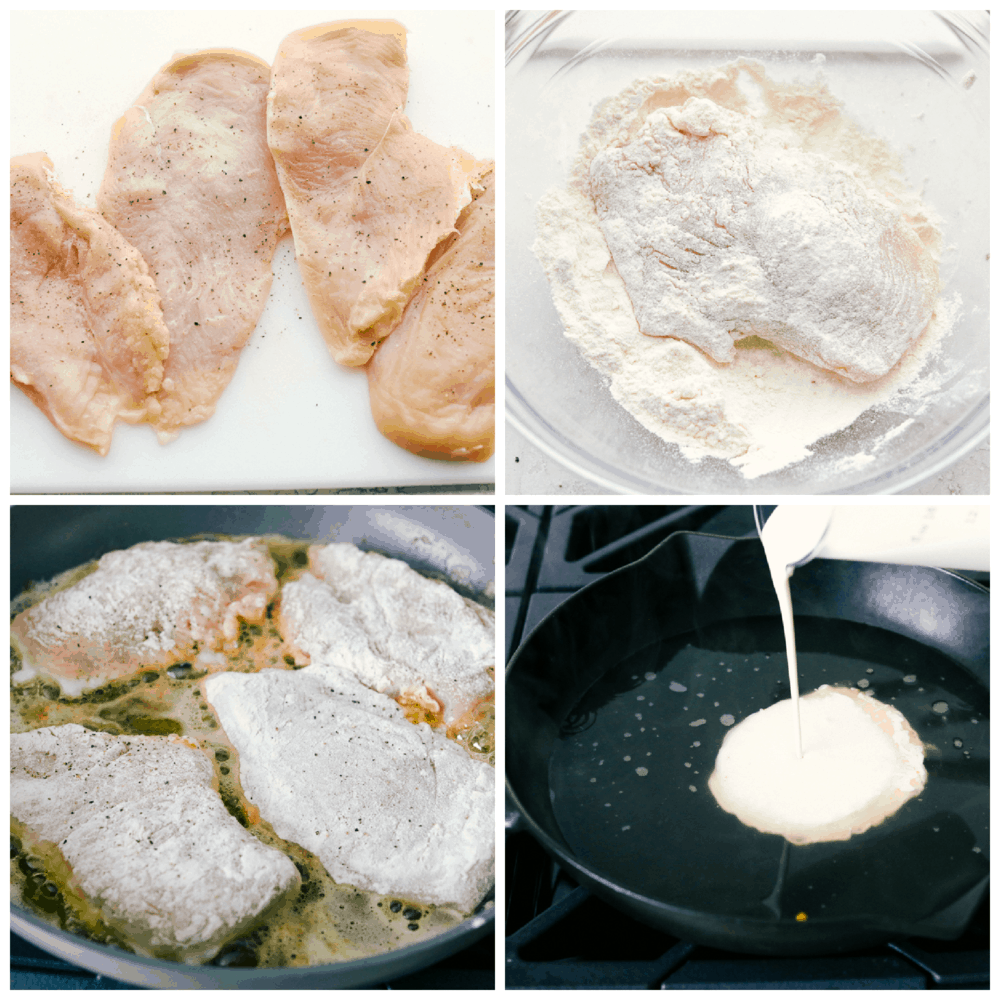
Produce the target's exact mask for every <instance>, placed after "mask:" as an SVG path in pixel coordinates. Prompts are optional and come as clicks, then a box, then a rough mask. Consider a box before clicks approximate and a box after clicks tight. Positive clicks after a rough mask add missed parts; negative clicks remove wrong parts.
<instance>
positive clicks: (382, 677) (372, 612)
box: [281, 543, 495, 725]
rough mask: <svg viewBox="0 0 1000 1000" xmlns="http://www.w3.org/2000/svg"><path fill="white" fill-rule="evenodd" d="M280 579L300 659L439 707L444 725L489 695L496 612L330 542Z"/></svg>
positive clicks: (398, 566) (290, 637)
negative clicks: (296, 572)
mask: <svg viewBox="0 0 1000 1000" xmlns="http://www.w3.org/2000/svg"><path fill="white" fill-rule="evenodd" d="M309 570H310V572H309V573H306V574H303V575H302V576H301V577H299V579H298V580H294V581H292V582H290V583H288V584H286V585H285V587H284V589H283V591H282V600H281V624H282V631H283V634H284V636H285V638H286V640H287V641H288V642H289V644H290V646H291V647H292V650H293V653H294V655H295V656H296V657H297V659H298V662H300V663H306V662H308V663H313V664H317V665H320V666H324V667H333V668H336V669H337V670H338V671H340V672H341V673H344V674H347V675H349V676H353V677H355V678H356V679H357V680H358V681H360V682H361V683H362V684H364V685H365V686H366V687H369V688H371V689H372V690H374V691H379V692H382V693H383V694H387V695H390V696H391V697H394V698H395V697H398V698H400V699H402V700H404V701H408V702H411V703H414V704H417V705H420V706H422V707H423V708H426V709H427V710H428V711H430V712H433V713H438V712H441V713H442V715H443V718H444V721H445V722H446V723H448V724H449V725H451V724H453V723H454V722H456V721H457V720H458V719H459V718H460V717H461V716H463V715H465V714H466V713H468V712H470V711H471V710H473V709H474V708H475V706H476V704H477V703H478V702H479V701H481V700H482V699H484V698H487V697H489V696H490V695H491V694H492V692H493V679H492V678H491V677H490V675H489V670H490V669H491V668H492V667H493V666H494V658H495V657H494V648H493V616H492V614H491V612H489V611H488V610H487V609H486V608H484V607H482V606H481V605H479V604H476V603H475V602H474V601H469V600H466V599H465V598H463V597H461V596H460V595H459V594H457V593H456V592H455V591H454V590H452V589H451V587H449V586H448V585H447V584H445V583H442V582H440V581H438V580H429V579H427V578H426V577H424V576H421V575H420V574H419V573H417V572H416V571H415V570H413V569H411V568H410V567H409V566H407V565H406V563H404V562H401V561H400V560H398V559H387V558H386V557H385V556H382V555H379V554H378V553H377V552H362V551H361V550H360V549H358V548H356V547H355V546H354V545H345V544H338V543H334V544H332V545H313V546H311V547H310V549H309Z"/></svg>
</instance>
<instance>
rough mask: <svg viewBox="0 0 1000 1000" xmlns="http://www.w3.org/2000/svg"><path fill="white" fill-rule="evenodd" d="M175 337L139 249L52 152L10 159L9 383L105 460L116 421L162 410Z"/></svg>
mask: <svg viewBox="0 0 1000 1000" xmlns="http://www.w3.org/2000/svg"><path fill="white" fill-rule="evenodd" d="M168 341H169V334H168V332H167V327H166V325H165V324H164V321H163V313H162V311H161V309H160V296H159V293H158V292H157V289H156V285H155V284H154V283H153V280H152V278H151V277H150V275H149V269H148V267H147V266H146V262H145V261H144V260H143V258H142V256H141V254H140V253H139V251H138V250H137V249H136V248H135V247H134V246H133V245H132V244H131V243H129V242H128V241H127V240H126V239H125V238H124V237H123V236H122V235H121V233H119V232H118V231H116V230H115V229H114V227H113V226H111V225H109V224H108V223H107V222H105V221H104V219H102V218H101V216H100V215H98V213H97V212H95V211H93V210H92V209H88V208H81V207H80V206H78V205H77V204H76V203H75V202H74V200H73V196H72V195H71V194H70V192H69V191H66V190H65V189H64V188H62V187H61V186H60V185H59V184H58V183H57V182H56V179H55V175H54V173H53V167H52V161H51V160H50V159H49V158H48V157H47V156H46V155H45V154H44V153H32V154H30V155H28V156H17V157H14V158H13V159H12V160H11V161H10V377H11V381H12V382H13V383H14V384H15V385H17V386H19V387H20V388H21V389H22V390H23V391H24V393H25V394H26V395H27V396H28V397H29V398H30V399H31V400H32V402H33V403H35V405H36V406H38V408H39V409H40V410H42V412H43V413H44V414H45V415H46V416H47V417H48V418H49V420H51V421H52V423H53V424H55V426H56V427H58V428H59V430H60V431H62V433H63V434H65V435H66V437H68V438H70V439H71V440H73V441H79V442H80V443H81V444H85V445H88V446H89V447H91V448H93V449H94V450H95V451H97V452H98V453H99V454H101V455H106V454H107V453H108V449H109V448H110V446H111V436H112V434H113V432H114V424H115V420H116V419H118V418H119V417H121V418H122V419H123V420H128V421H130V422H135V421H139V420H143V419H145V417H146V416H147V413H154V414H155V413H156V412H157V411H158V409H159V404H158V403H157V402H156V400H155V399H153V398H152V397H151V395H150V394H151V393H155V392H156V391H157V390H158V389H159V388H160V383H161V381H162V379H163V362H164V360H165V359H166V357H167V350H168Z"/></svg>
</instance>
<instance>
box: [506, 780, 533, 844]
mask: <svg viewBox="0 0 1000 1000" xmlns="http://www.w3.org/2000/svg"><path fill="white" fill-rule="evenodd" d="M503 800H504V832H505V834H511V833H520V832H521V831H522V830H526V829H527V825H526V824H525V822H524V817H523V816H522V815H521V810H520V808H519V807H518V806H517V805H516V804H515V802H514V799H513V797H512V796H511V794H510V789H509V788H505V789H504V794H503Z"/></svg>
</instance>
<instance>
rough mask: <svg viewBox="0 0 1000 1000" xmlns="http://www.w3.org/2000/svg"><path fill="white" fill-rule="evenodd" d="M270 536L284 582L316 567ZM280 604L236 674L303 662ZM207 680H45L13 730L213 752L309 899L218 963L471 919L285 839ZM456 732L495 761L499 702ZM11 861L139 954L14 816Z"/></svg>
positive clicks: (38, 892) (287, 958)
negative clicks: (342, 870)
mask: <svg viewBox="0 0 1000 1000" xmlns="http://www.w3.org/2000/svg"><path fill="white" fill-rule="evenodd" d="M268 541H269V544H270V549H271V555H272V557H273V558H274V560H275V565H276V572H277V575H278V579H279V582H280V583H282V584H284V583H286V582H288V581H290V580H293V579H295V578H296V577H297V576H298V575H300V574H301V573H302V572H304V570H305V567H306V565H307V562H308V557H307V554H306V553H307V549H308V546H309V543H308V542H302V541H295V540H292V539H284V538H269V539H268ZM96 565H97V564H96V563H90V564H87V565H85V566H79V567H76V568H75V569H72V570H69V571H67V572H65V573H62V574H60V576H58V577H56V578H55V579H54V580H52V581H49V582H47V583H42V584H37V585H35V586H33V587H32V588H30V589H29V590H28V591H26V592H25V593H24V594H21V595H20V596H19V597H17V598H16V599H15V600H14V601H13V602H12V605H11V617H13V616H14V614H16V613H18V612H20V611H22V610H24V609H25V608H27V607H30V606H31V605H33V604H35V603H37V602H38V601H40V600H41V599H42V598H44V597H46V596H48V595H49V594H51V593H54V592H55V591H58V590H62V589H65V588H66V587H69V586H72V584H74V583H76V582H77V581H78V580H80V579H82V578H83V577H84V576H86V575H87V574H88V573H90V572H92V571H93V569H94V568H95V567H96ZM277 600H280V592H279V596H278V598H277ZM277 600H276V602H275V604H274V605H272V607H271V608H270V609H269V614H268V618H267V620H266V622H265V624H264V625H262V626H261V625H247V624H245V623H241V631H240V642H239V648H238V649H237V651H236V652H235V653H233V654H231V655H229V656H228V657H227V663H226V667H225V669H227V670H235V671H242V672H256V671H257V670H261V669H264V668H279V669H280V668H284V669H289V670H290V669H293V667H292V664H291V655H290V653H289V651H288V649H287V647H286V646H285V643H284V639H283V637H282V636H281V634H280V632H279V630H278V628H277V621H278V616H277V610H276V605H277ZM19 669H20V663H19V662H18V660H17V656H16V654H15V653H14V651H13V650H12V651H11V675H13V674H15V673H16V672H17V671H18V670H19ZM205 676H206V674H205V671H204V670H202V669H194V668H193V667H192V666H190V665H188V666H182V665H180V664H178V665H174V666H171V667H168V668H166V669H156V670H153V669H150V670H147V671H141V672H140V673H139V674H137V675H135V676H133V677H131V678H126V679H124V680H122V681H119V682H115V683H109V684H107V685H105V686H103V687H101V688H97V689H95V690H93V691H90V692H87V693H86V694H85V695H84V696H83V697H81V698H64V697H62V696H61V693H60V691H59V689H58V688H57V687H56V686H55V685H53V684H51V683H49V682H46V681H45V679H44V678H36V679H34V680H32V681H30V682H28V683H26V684H21V685H13V684H12V685H11V714H10V727H11V728H10V731H11V732H12V733H18V732H27V731H30V730H32V729H39V728H42V727H44V726H59V725H65V724H67V723H77V724H79V725H83V726H86V727H87V728H89V729H92V730H95V731H99V732H108V733H113V734H116V735H117V734H134V735H146V736H150V735H165V734H168V733H178V734H181V735H183V736H185V737H186V738H187V739H190V740H193V741H195V742H197V743H198V744H199V745H200V746H201V747H202V748H203V749H204V750H205V752H206V753H207V754H208V756H209V758H210V759H211V760H212V763H213V766H214V768H215V777H216V781H217V782H218V788H219V794H220V796H221V798H222V800H223V802H224V803H225V805H226V808H227V809H228V810H229V812H230V813H231V814H232V815H233V816H234V817H236V819H237V820H239V822H240V823H241V824H242V825H243V826H244V827H246V828H247V829H249V830H250V832H251V833H253V834H254V836H256V837H257V838H258V839H259V840H261V841H262V842H263V843H266V844H268V845H270V846H273V847H276V848H278V849H279V850H281V851H283V852H284V853H285V854H286V855H288V857H289V858H290V859H291V860H292V861H293V862H294V864H295V866H296V868H298V870H299V874H300V875H301V877H302V888H301V890H300V892H299V893H298V895H297V896H294V897H292V898H291V899H289V900H287V901H285V902H284V903H283V904H282V905H281V906H280V907H279V908H278V909H276V910H273V911H271V912H267V913H265V914H264V915H263V916H262V918H261V920H260V922H259V923H258V925H257V926H256V927H255V929H254V930H252V931H250V932H249V933H247V934H244V935H242V936H241V937H240V938H239V939H238V940H234V941H231V942H229V943H228V944H227V945H225V946H223V948H222V949H221V951H220V952H219V956H218V957H217V958H216V960H215V961H217V962H219V963H220V964H228V965H256V966H260V967H268V966H271V967H274V966H296V965H316V964H320V963H325V962H337V961H349V960H351V959H356V958H362V957H365V956H368V955H377V954H382V953H384V952H386V951H389V950H392V949H393V948H397V947H402V946H404V945H409V944H413V943H415V942H416V941H419V940H424V939H427V938H430V937H433V936H435V935H437V934H440V933H441V932H443V931H445V930H447V929H448V928H450V927H454V926H456V925H458V924H459V923H461V922H462V919H463V915H462V914H461V913H459V912H458V911H457V910H454V909H450V908H447V907H437V906H427V905H423V904H421V903H419V902H417V901H414V900H406V899H401V898H398V897H392V896H379V895H377V894H375V893H371V892H366V891H362V890H358V889H355V888H354V887H353V886H349V885H339V884H337V883H335V882H334V881H333V879H332V878H330V876H329V875H328V874H327V872H326V869H325V868H324V867H323V865H322V863H321V862H320V860H319V859H318V858H317V857H316V856H315V855H314V854H312V853H311V852H310V851H307V850H305V849H304V848H302V847H299V846H298V845H297V844H293V843H291V842H290V841H287V840H283V839H281V838H280V837H278V836H277V834H276V833H275V832H274V830H273V829H272V828H271V825H270V824H269V823H267V822H266V821H265V820H263V819H261V818H260V816H259V814H258V812H257V810H256V809H255V808H254V807H253V806H252V805H251V804H250V803H249V802H248V801H247V800H246V798H245V796H244V794H243V790H242V787H241V786H240V779H239V755H238V754H237V752H236V749H235V747H233V745H232V744H231V743H230V742H229V740H228V739H227V738H226V736H225V734H224V733H223V731H222V729H221V727H220V726H219V724H218V721H217V720H216V718H215V715H214V713H213V712H212V710H211V708H210V707H209V706H208V703H207V702H206V701H205V699H204V696H203V695H202V693H201V691H200V689H199V681H200V680H201V679H202V678H203V677H205ZM403 707H404V709H405V710H406V713H407V716H408V717H409V718H410V719H411V721H413V722H428V723H430V724H432V725H440V724H441V721H440V719H436V718H434V717H433V716H431V715H429V714H428V713H426V712H424V711H423V710H420V709H418V708H416V707H414V706H403ZM448 735H449V736H450V737H451V738H453V739H455V740H457V741H458V742H459V743H460V744H461V745H462V746H464V747H465V748H466V749H467V750H468V752H469V753H470V755H471V756H473V757H475V758H477V759H480V760H488V761H489V762H490V763H491V764H492V763H493V746H494V742H493V737H494V706H493V702H492V700H491V701H490V702H489V703H488V704H485V705H483V706H482V707H481V709H480V710H479V711H478V712H477V714H476V717H475V718H474V719H473V720H471V721H469V722H468V724H467V725H465V726H464V727H462V728H460V729H455V730H449V732H448ZM10 868H11V900H12V902H14V903H15V904H17V905H20V906H22V907H23V908H25V909H27V910H29V911H30V912H33V913H35V914H36V915H38V916H40V917H42V918H43V919H46V920H48V921H49V922H50V923H52V924H54V925H55V926H59V927H62V928H63V929H65V930H69V931H71V932H73V933H75V934H79V935H81V936H83V937H86V938H88V939H89V940H92V941H96V942H98V943H106V944H113V945H115V946H117V947H120V948H124V949H126V950H129V951H131V950H133V947H132V945H131V944H130V942H129V941H128V940H127V939H125V938H123V937H122V935H121V934H120V933H118V932H117V931H116V930H114V929H112V928H110V927H108V926H107V925H106V924H105V923H104V921H103V920H102V919H101V914H100V911H99V910H98V909H97V908H96V907H94V906H93V905H92V904H91V903H90V902H89V901H88V900H86V899H84V898H82V897H81V896H80V894H79V893H78V892H74V891H72V889H71V888H70V880H71V871H70V869H69V866H68V865H67V864H66V862H65V860H64V859H63V858H62V855H61V854H60V853H59V851H58V850H57V849H56V848H55V847H54V846H53V845H49V844H46V843H44V842H40V841H38V840H37V838H35V837H34V836H33V835H32V833H31V831H30V830H28V829H27V828H26V827H25V826H24V825H23V824H21V823H18V822H17V821H16V820H14V818H13V817H12V818H11V861H10ZM160 957H170V956H160Z"/></svg>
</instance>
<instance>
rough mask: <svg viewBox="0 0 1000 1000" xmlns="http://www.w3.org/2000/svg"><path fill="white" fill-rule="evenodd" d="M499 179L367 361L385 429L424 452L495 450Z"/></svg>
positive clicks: (451, 454) (471, 456) (437, 256)
mask: <svg viewBox="0 0 1000 1000" xmlns="http://www.w3.org/2000/svg"><path fill="white" fill-rule="evenodd" d="M495 180H496V178H495V173H494V170H493V169H492V168H490V170H489V172H488V173H487V174H486V176H485V177H484V178H483V179H482V181H481V183H482V185H483V188H482V189H481V191H480V193H478V194H477V195H476V196H475V200H474V201H473V203H472V204H471V205H470V206H469V207H468V208H466V209H465V211H463V212H462V214H461V215H460V216H459V218H458V222H457V224H456V228H457V230H458V232H457V233H456V234H454V235H453V236H451V237H449V238H448V239H447V240H445V241H444V242H443V243H441V244H439V245H438V247H437V248H436V249H435V250H434V252H433V253H432V254H431V257H430V260H429V261H428V264H427V271H426V273H425V274H424V276H423V278H422V279H421V281H420V284H419V285H418V286H417V291H416V293H415V294H414V296H413V298H412V299H410V302H409V304H408V305H407V307H406V310H405V312H404V313H403V318H402V320H401V321H400V324H399V326H398V327H396V329H395V330H394V331H393V334H392V336H391V337H389V338H388V339H387V340H385V341H383V343H382V345H381V346H380V347H379V348H378V350H377V351H376V352H375V354H374V356H373V357H372V359H371V361H369V362H368V369H367V371H368V392H369V397H370V401H371V408H372V416H373V417H374V418H375V423H376V425H377V426H378V429H379V430H380V431H381V432H382V433H383V434H384V435H385V436H386V437H387V438H389V440H390V441H393V442H395V443H396V444H398V445H400V446H401V447H403V448H406V449H407V450H408V451H413V452H416V453H417V454H418V455H427V456H429V457H431V458H447V459H459V460H466V461H469V460H471V461H476V462H482V461H485V460H486V459H487V458H489V457H490V455H492V454H493V442H494V435H495V422H496V416H495V412H494V380H495V357H496V353H495V349H496V336H495V329H494V308H495V296H496V291H495V276H494V245H495V242H496V240H495V226H494V216H495V198H494V185H495Z"/></svg>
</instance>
